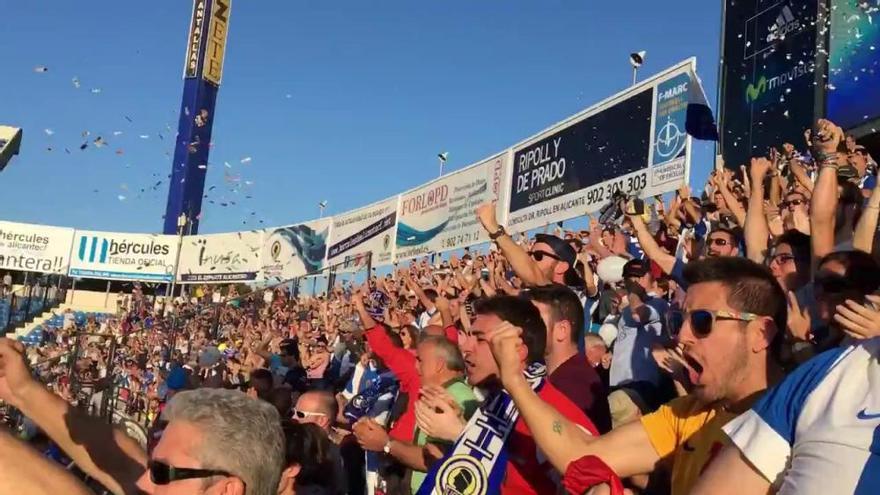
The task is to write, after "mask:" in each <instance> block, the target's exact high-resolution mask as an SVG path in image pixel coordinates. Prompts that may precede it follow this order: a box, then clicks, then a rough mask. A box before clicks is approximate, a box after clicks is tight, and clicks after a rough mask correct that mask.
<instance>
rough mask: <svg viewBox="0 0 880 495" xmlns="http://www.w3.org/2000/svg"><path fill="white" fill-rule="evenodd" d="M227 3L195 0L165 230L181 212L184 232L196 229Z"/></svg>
mask: <svg viewBox="0 0 880 495" xmlns="http://www.w3.org/2000/svg"><path fill="white" fill-rule="evenodd" d="M231 6H232V0H194V1H193V13H192V20H191V21H190V25H189V37H188V41H187V45H186V64H185V66H184V69H183V101H182V102H181V104H180V121H179V123H178V125H177V142H176V144H175V148H174V162H173V163H172V164H171V185H170V188H169V191H168V204H167V206H166V207H165V227H164V230H163V231H164V233H165V234H177V218H178V217H179V216H180V214H181V213H183V214H184V215H186V218H187V219H188V221H189V224H188V225H189V228H188V229H187V231H186V233H187V234H195V233H197V232H198V229H199V219H200V218H201V212H202V195H203V194H204V191H205V174H206V173H207V169H208V167H207V165H208V152H209V151H210V147H211V128H212V126H213V123H214V105H215V103H216V101H217V91H218V90H219V88H220V79H221V77H222V76H223V56H224V54H225V52H226V34H227V32H228V29H229V13H230V8H231Z"/></svg>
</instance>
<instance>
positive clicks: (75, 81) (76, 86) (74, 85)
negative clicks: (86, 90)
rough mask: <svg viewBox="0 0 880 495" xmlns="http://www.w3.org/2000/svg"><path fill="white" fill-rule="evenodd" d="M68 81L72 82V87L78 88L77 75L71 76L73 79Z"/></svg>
mask: <svg viewBox="0 0 880 495" xmlns="http://www.w3.org/2000/svg"><path fill="white" fill-rule="evenodd" d="M70 82H72V83H73V87H74V88H76V89H79V87H80V83H79V78H78V77H76V76H73V79H71V80H70Z"/></svg>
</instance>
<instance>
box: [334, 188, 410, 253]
mask: <svg viewBox="0 0 880 495" xmlns="http://www.w3.org/2000/svg"><path fill="white" fill-rule="evenodd" d="M396 225H397V197H396V196H395V197H393V198H389V199H386V200H384V201H380V202H378V203H375V204H373V205H370V206H366V207H364V208H359V209H357V210H354V211H351V212H348V213H344V214H342V215H336V216H334V217H333V236H332V238H331V240H330V247H329V249H328V251H327V259H328V264H330V265H336V264H340V263H346V262H348V261H352V262H354V261H356V260H357V259H358V258H359V257H362V255H364V254H366V253H368V252H372V253H373V259H372V264H373V266H384V265H390V264H391V263H392V256H393V254H394V242H393V241H394V227H395V226H396ZM352 264H353V265H356V263H352ZM352 268H355V266H352ZM343 269H344V268H343Z"/></svg>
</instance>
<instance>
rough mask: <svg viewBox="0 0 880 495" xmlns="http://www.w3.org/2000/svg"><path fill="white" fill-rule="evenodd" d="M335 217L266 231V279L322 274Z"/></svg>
mask: <svg viewBox="0 0 880 495" xmlns="http://www.w3.org/2000/svg"><path fill="white" fill-rule="evenodd" d="M332 221H333V219H332V218H322V219H319V220H312V221H310V222H305V223H300V224H296V225H289V226H286V227H276V228H273V229H267V230H265V232H264V234H263V250H262V254H261V263H262V267H261V268H262V273H263V278H264V279H265V280H266V281H269V282H283V281H285V280H290V279H293V278H296V277H302V276H303V275H308V274H311V273H315V272H318V271H320V270H321V269H322V268H324V266H325V265H326V259H327V241H328V239H329V238H330V226H331V223H332Z"/></svg>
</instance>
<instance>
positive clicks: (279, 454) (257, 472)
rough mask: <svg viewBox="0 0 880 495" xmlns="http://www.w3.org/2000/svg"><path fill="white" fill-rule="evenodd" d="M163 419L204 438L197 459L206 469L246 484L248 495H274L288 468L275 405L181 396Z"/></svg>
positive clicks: (213, 395)
mask: <svg viewBox="0 0 880 495" xmlns="http://www.w3.org/2000/svg"><path fill="white" fill-rule="evenodd" d="M162 418H163V419H165V420H167V421H169V422H172V421H186V422H188V423H192V424H193V425H195V426H196V427H198V429H199V430H200V431H201V433H202V435H204V439H203V441H202V443H201V445H200V447H199V450H198V452H194V453H193V455H195V456H196V457H197V458H198V459H199V460H200V461H201V462H202V464H203V466H202V467H203V468H205V469H217V470H222V471H227V472H229V473H231V474H234V475H235V476H237V477H239V478H241V480H242V481H244V483H245V487H246V489H245V493H246V494H247V495H275V494H276V493H277V491H278V481H279V479H280V478H281V470H282V469H283V467H284V432H283V431H282V430H281V418H280V417H279V415H278V411H276V410H275V408H274V407H272V405H270V404H269V403H267V402H264V401H262V400H255V399H252V398H250V397H248V396H247V395H245V394H243V393H242V392H238V391H236V390H223V389H214V388H201V389H198V390H191V391H187V392H180V393H178V394H176V395H175V396H174V398H173V399H172V400H171V402H170V403H169V404H168V407H166V408H165V411H164V412H163V413H162Z"/></svg>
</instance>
